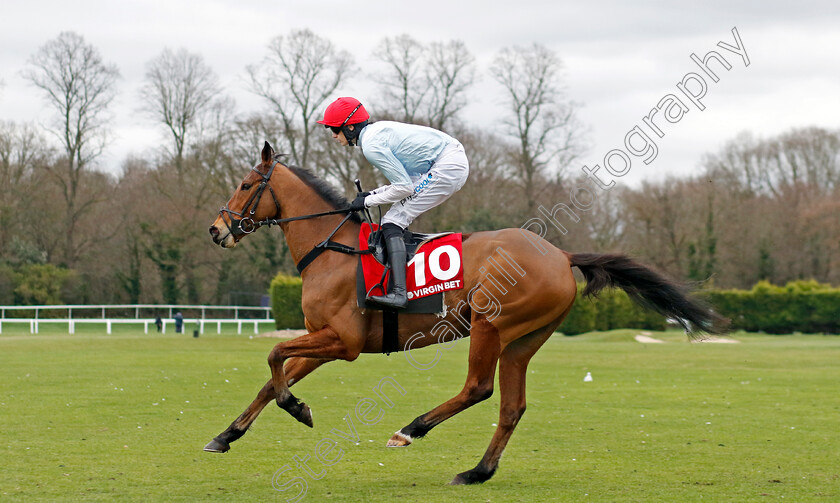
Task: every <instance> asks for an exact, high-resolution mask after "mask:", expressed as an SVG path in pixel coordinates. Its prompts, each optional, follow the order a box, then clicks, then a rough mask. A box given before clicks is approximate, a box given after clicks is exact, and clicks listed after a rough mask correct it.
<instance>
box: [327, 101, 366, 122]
mask: <svg viewBox="0 0 840 503" xmlns="http://www.w3.org/2000/svg"><path fill="white" fill-rule="evenodd" d="M368 119H370V114H368V113H367V110H365V107H364V105H362V102H360V101H359V100H357V99H356V98H338V99H337V100H335V101H333V102H332V103H330V105H329V106H328V107H327V109H326V110H325V111H324V119H323V120H320V121H318V124H323V125H324V126H332V127H342V126H344V125H347V124H358V123H359V122H364V121H366V120H368Z"/></svg>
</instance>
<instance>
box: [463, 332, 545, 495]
mask: <svg viewBox="0 0 840 503" xmlns="http://www.w3.org/2000/svg"><path fill="white" fill-rule="evenodd" d="M553 331H554V326H553V325H552V327H551V329H547V328H546V329H542V330H541V331H538V332H532V333H530V334H528V335H526V336H525V337H522V338H520V339H517V340H515V341H513V342H511V343H510V344H508V345H507V346H506V347H505V349H504V350H503V351H502V354H501V357H500V358H499V392H500V393H501V395H502V396H501V404H500V406H499V425H498V426H497V427H496V433H495V434H494V435H493V440H491V441H490V446H489V447H488V448H487V452H485V453H484V457H483V458H481V461H479V463H478V465H476V467H475V468H473V469H472V470H468V471H466V472H463V473H459V474H458V475H456V476H455V478H454V479H453V480H452V482H451V483H450V484H452V485H461V484H477V483H481V482H484V481H486V480H488V479H489V478H490V477H492V476H493V473H495V472H496V468H497V467H498V466H499V459H500V458H501V457H502V451H504V450H505V446H506V445H507V443H508V440H509V439H510V436H511V434H513V430H514V428H516V425H517V423H519V419H520V418H521V417H522V414H524V413H525V375H526V371H527V370H528V362H529V361H530V360H531V357H532V356H534V353H536V352H537V350H538V349H539V348H540V346H542V345H543V343H544V342H545V341H546V340H547V339H548V338H549V337H550V336H551V334H552V333H553Z"/></svg>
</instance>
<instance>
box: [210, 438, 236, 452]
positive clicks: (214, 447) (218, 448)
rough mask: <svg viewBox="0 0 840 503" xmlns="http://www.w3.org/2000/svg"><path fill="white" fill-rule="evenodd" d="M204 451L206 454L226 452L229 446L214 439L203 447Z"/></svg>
mask: <svg viewBox="0 0 840 503" xmlns="http://www.w3.org/2000/svg"><path fill="white" fill-rule="evenodd" d="M204 450H205V451H207V452H227V451H229V450H230V444H229V443H227V442H220V441H218V440H216V439H215V438H214V439H213V440H211V441H210V443H209V444H207V445H205V446H204Z"/></svg>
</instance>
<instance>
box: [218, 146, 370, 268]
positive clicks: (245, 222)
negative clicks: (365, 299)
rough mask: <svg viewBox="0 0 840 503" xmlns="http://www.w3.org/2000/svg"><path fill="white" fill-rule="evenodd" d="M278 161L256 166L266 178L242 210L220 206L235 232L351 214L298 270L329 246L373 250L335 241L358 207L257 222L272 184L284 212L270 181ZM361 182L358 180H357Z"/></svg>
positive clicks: (360, 252)
mask: <svg viewBox="0 0 840 503" xmlns="http://www.w3.org/2000/svg"><path fill="white" fill-rule="evenodd" d="M277 164H278V162H277V161H276V160H275V161H274V163H273V164H272V165H271V168H269V170H268V171H267V172H266V173H265V174H263V173H261V172H259V171H258V170H256V169H255V168H252V169H254V171H256V172H257V173H259V175H260V176H261V177H262V181H261V182H260V185H259V187H257V190H256V191H255V192H254V193H253V194H251V197H249V198H248V201H247V202H246V203H245V206H244V207H243V209H242V211H241V212H236V211H233V210H231V209H230V208H228V207H227V206H225V207H224V208H222V209H221V210H219V214H220V215H221V216H222V221H223V222H225V225H226V226H227V228H228V230H229V231H230V232H231V233H232V234H233V235H244V234H251V233H252V232H254V231H256V230H257V229H259V228H260V227H263V226H269V227H271V226H272V225H279V224H282V223H286V222H295V221H298V220H309V219H312V218H319V217H326V216H330V215H341V214H345V213H346V214H347V216H345V217H344V218H343V219H342V220H341V222H339V224H338V225H337V226H336V227H335V229H333V231H332V232H330V234H329V236H327V238H326V239H325V240H323V241H321V242H320V243H318V244H317V245H315V248H313V249H312V250H310V251H309V253H307V254H306V255H304V257H303V258H302V259H301V260H300V262H298V264H297V270H298V272H303V270H304V269H305V268H306V266H308V265H309V264H311V263H312V262H313V261H314V260H315V259H316V258H318V256H319V255H321V254H322V253H324V252H325V251H327V250H333V251H337V252H339V253H344V254H347V255H366V254H368V253H373V252H372V251H371V250H359V249H356V248H353V247H350V246H347V245H345V244H342V243H339V242H337V241H332V237H333V236H334V235H335V233H336V232H338V230H339V229H340V228H341V227H342V226H343V225H344V224H345V223H347V221H348V220H350V218H351V217H352V216H353V214H354V213H355V210H351V209H350V208H343V209H339V210H331V211H323V212H321V213H312V214H309V215H301V216H297V217H287V218H266V219H265V220H260V221H259V222H255V221H254V219H253V216H254V214H255V213H256V210H257V206H258V205H259V202H260V198H262V193H263V191H264V190H265V189H266V187H267V188H268V191H269V193H270V194H271V198H272V199H273V200H274V205H275V206H276V207H277V214H280V203H279V202H277V196H276V195H275V194H274V189H272V188H271V185H269V184H268V181H269V180H270V179H271V175H272V174H273V172H274V167H275V166H276V165H277ZM357 183H358V181H357ZM246 212H247V213H248V215H249V216H245V213H246ZM226 213H227V217H228V219H229V220H230V223H228V222H227V220H225V218H224V215H225V214H226ZM234 215H236V216H238V217H240V218H239V219H236V218H234V217H233V216H234Z"/></svg>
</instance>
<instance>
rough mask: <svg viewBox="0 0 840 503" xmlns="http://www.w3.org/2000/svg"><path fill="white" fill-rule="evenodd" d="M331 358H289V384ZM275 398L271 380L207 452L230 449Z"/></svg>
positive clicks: (287, 365)
mask: <svg viewBox="0 0 840 503" xmlns="http://www.w3.org/2000/svg"><path fill="white" fill-rule="evenodd" d="M328 361H330V360H323V359H315V358H289V359H288V360H287V361H286V364H285V365H284V368H285V371H286V382H287V383H288V385H289V386H291V385H293V384H294V383H296V382H298V381H300V380H301V379H303V378H304V377H306V375H307V374H309V373H310V372H312V371H313V370H315V369H317V368H318V367H320V366H321V365H323V364H324V363H326V362H328ZM274 398H275V393H274V384H273V383H272V381H271V380H269V381H268V382H267V383H265V386H263V387H262V389H261V390H260V392H259V393H258V394H257V397H256V398H255V399H254V401H253V402H251V405H249V406H248V408H247V409H245V412H243V413H242V414H241V415H240V416H239V417H238V418H236V420H235V421H233V422H232V423H230V426H228V427H227V429H226V430H225V431H223V432H222V433H220V434H219V435H218V436H217V437H216V438H214V439H213V440H211V441H210V443H209V444H207V445H206V446H204V450H205V451H207V452H227V451H228V450H229V449H230V443H231V442H233V441H234V440H237V439H238V438H239V437H241V436H242V435H244V434H245V432H246V431H248V428H250V426H251V424H253V422H254V421H255V420H256V419H257V416H259V415H260V412H262V410H263V408H265V406H266V405H268V403H269V402H270V401H271V400H273V399H274Z"/></svg>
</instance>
